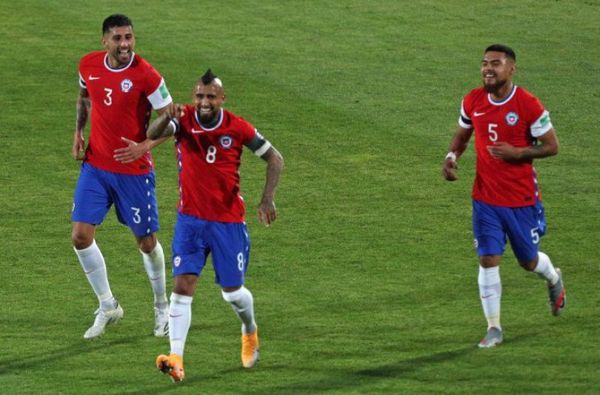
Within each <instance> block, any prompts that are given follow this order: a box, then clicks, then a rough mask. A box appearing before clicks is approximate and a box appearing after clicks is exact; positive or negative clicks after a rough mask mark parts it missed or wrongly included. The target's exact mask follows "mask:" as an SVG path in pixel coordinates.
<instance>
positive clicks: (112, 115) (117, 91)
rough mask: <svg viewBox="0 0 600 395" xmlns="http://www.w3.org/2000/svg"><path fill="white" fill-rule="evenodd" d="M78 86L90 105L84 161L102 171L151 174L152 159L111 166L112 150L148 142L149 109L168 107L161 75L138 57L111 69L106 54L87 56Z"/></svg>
mask: <svg viewBox="0 0 600 395" xmlns="http://www.w3.org/2000/svg"><path fill="white" fill-rule="evenodd" d="M79 85H80V86H81V87H82V88H84V89H87V91H88V93H89V97H90V102H91V104H92V106H91V107H92V115H91V129H90V138H89V144H88V146H87V148H86V151H85V159H84V160H85V161H87V162H89V163H91V164H92V165H94V166H96V167H98V168H100V169H102V170H106V171H111V172H115V173H123V174H145V173H148V172H149V171H151V170H152V156H151V155H150V153H149V152H148V153H146V154H145V155H144V156H142V157H141V158H139V159H138V160H136V161H134V162H132V163H126V164H124V163H120V162H117V161H116V160H114V158H113V155H114V152H113V151H114V150H115V149H117V148H123V147H125V146H126V144H125V143H124V142H123V141H122V140H121V137H125V138H128V139H130V140H133V141H137V142H140V141H144V140H145V139H146V128H147V127H148V121H149V119H150V114H151V109H152V108H154V109H159V108H162V107H165V106H166V105H168V104H169V103H171V101H172V99H171V95H170V94H169V91H168V90H167V87H166V85H165V82H164V80H163V79H162V77H161V76H160V74H159V73H158V72H157V71H156V70H155V69H154V68H153V67H152V66H151V65H150V64H149V63H148V62H146V61H145V60H144V59H142V58H141V57H140V56H139V55H136V54H133V55H132V57H131V61H130V62H129V64H128V65H126V66H124V67H122V68H118V69H114V68H112V67H110V65H109V63H108V54H107V53H106V52H105V51H95V52H91V53H89V54H87V55H85V56H84V57H83V58H81V61H80V62H79Z"/></svg>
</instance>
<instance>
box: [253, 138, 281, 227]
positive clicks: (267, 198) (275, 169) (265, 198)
mask: <svg viewBox="0 0 600 395" xmlns="http://www.w3.org/2000/svg"><path fill="white" fill-rule="evenodd" d="M261 158H262V159H264V160H265V161H266V162H267V176H266V177H267V179H266V181H265V188H264V190H263V195H262V199H261V200H260V204H259V205H258V220H259V221H260V222H261V223H263V224H264V225H265V226H270V225H271V223H272V222H273V221H275V219H277V209H276V208H275V201H274V198H275V189H276V188H277V184H278V183H279V176H280V174H281V171H282V170H283V157H282V156H281V154H280V153H279V151H277V149H276V148H275V147H273V146H271V147H270V148H269V149H268V150H267V152H265V153H264V154H263V155H262V156H261Z"/></svg>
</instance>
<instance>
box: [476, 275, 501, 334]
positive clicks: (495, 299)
mask: <svg viewBox="0 0 600 395" xmlns="http://www.w3.org/2000/svg"><path fill="white" fill-rule="evenodd" d="M477 282H478V284H479V297H480V298H481V306H482V307H483V314H484V315H485V318H486V319H487V322H488V329H489V328H491V327H495V328H498V329H500V330H502V327H501V326H500V299H501V298H502V283H501V281H500V267H498V266H495V267H489V268H484V267H481V266H479V277H478V279H477Z"/></svg>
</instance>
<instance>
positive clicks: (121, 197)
mask: <svg viewBox="0 0 600 395" xmlns="http://www.w3.org/2000/svg"><path fill="white" fill-rule="evenodd" d="M111 186H112V188H113V190H114V194H113V195H114V196H115V210H116V212H117V218H118V219H119V221H120V222H121V223H122V224H124V225H127V226H128V227H129V228H130V229H131V231H132V232H133V234H134V236H135V238H136V241H137V244H138V247H139V249H140V253H141V254H142V261H143V263H144V268H145V269H146V274H147V275H148V279H149V281H150V285H151V286H152V292H153V294H154V318H155V321H154V335H155V336H166V335H167V333H168V331H169V328H168V301H167V294H166V275H165V255H164V252H163V249H162V246H161V244H160V242H159V241H158V240H157V238H156V236H155V232H157V231H158V229H159V222H158V207H157V202H156V191H155V188H154V173H153V172H151V173H148V174H144V175H139V176H136V175H124V174H112V177H111Z"/></svg>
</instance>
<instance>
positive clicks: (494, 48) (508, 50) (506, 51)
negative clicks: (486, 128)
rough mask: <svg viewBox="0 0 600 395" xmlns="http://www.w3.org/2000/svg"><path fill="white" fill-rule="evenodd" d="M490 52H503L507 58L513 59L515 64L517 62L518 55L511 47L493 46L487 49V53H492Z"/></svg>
mask: <svg viewBox="0 0 600 395" xmlns="http://www.w3.org/2000/svg"><path fill="white" fill-rule="evenodd" d="M490 51H494V52H502V53H504V54H505V55H506V57H507V58H511V59H512V60H513V62H516V61H517V54H515V51H513V49H512V48H511V47H509V46H508V45H504V44H492V45H490V46H489V47H487V48H486V49H485V52H490Z"/></svg>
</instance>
